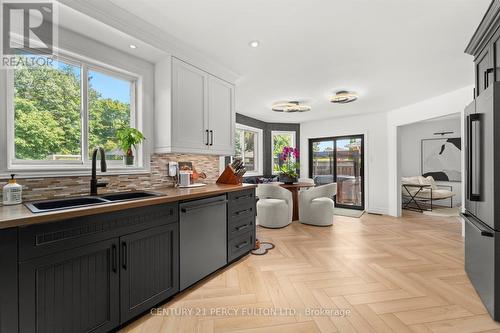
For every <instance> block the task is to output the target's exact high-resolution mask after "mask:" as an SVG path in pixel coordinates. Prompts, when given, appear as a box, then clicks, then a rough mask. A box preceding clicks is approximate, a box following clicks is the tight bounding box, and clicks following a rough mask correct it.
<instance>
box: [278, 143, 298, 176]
mask: <svg viewBox="0 0 500 333" xmlns="http://www.w3.org/2000/svg"><path fill="white" fill-rule="evenodd" d="M278 157H279V159H280V179H283V181H284V182H285V183H287V182H294V181H296V180H297V177H298V175H297V169H298V168H299V158H300V153H299V150H298V149H297V148H293V147H288V146H286V147H283V151H282V152H281V154H279V156H278Z"/></svg>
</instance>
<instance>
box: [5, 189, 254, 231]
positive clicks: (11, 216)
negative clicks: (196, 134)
mask: <svg viewBox="0 0 500 333" xmlns="http://www.w3.org/2000/svg"><path fill="white" fill-rule="evenodd" d="M255 187H257V185H253V184H243V185H224V184H213V185H207V186H203V187H195V188H174V187H166V188H163V189H154V190H151V192H155V193H158V194H160V196H155V197H148V198H142V199H134V200H129V201H120V202H110V203H101V204H97V205H93V206H85V207H79V208H73V209H64V210H56V211H52V212H44V213H32V212H31V211H30V210H29V209H28V208H26V207H25V206H24V204H20V205H14V206H0V229H6V228H13V227H21V226H27V225H31V224H36V223H46V222H54V221H59V220H64V219H69V218H73V217H80V216H88V215H94V214H100V213H108V212H114V211H119V210H124V209H129V208H137V207H144V206H151V205H157V204H162V203H168V202H176V201H183V200H192V199H198V198H204V197H210V196H215V195H218V194H224V193H228V192H235V191H241V190H245V189H251V188H255ZM106 194H111V193H106Z"/></svg>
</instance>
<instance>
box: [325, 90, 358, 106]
mask: <svg viewBox="0 0 500 333" xmlns="http://www.w3.org/2000/svg"><path fill="white" fill-rule="evenodd" d="M357 99H358V95H356V93H353V92H348V91H339V92H337V93H336V94H335V95H334V96H333V97H332V98H331V99H330V102H332V103H337V104H347V103H351V102H354V101H355V100H357Z"/></svg>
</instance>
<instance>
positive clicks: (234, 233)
mask: <svg viewBox="0 0 500 333" xmlns="http://www.w3.org/2000/svg"><path fill="white" fill-rule="evenodd" d="M249 231H252V232H254V231H255V218H254V217H253V216H252V217H250V218H245V219H239V220H233V221H230V222H229V224H228V229H227V239H228V240H231V239H233V238H235V237H238V236H240V235H242V234H244V233H247V232H249Z"/></svg>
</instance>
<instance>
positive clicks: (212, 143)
mask: <svg viewBox="0 0 500 333" xmlns="http://www.w3.org/2000/svg"><path fill="white" fill-rule="evenodd" d="M210 145H211V146H213V145H214V131H212V130H210Z"/></svg>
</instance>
